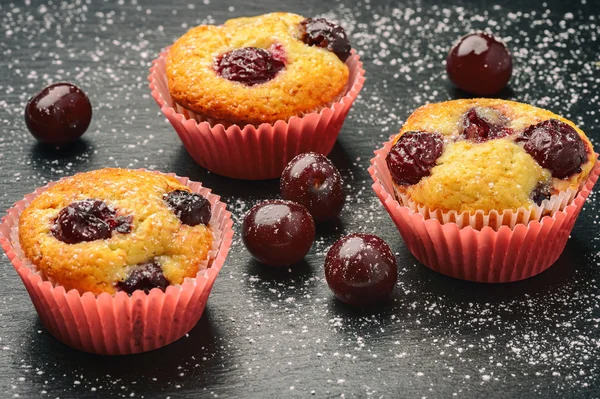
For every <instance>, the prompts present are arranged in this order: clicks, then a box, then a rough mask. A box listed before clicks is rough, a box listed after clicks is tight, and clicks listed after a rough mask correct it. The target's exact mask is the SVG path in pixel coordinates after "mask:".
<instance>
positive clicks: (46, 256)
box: [0, 169, 233, 355]
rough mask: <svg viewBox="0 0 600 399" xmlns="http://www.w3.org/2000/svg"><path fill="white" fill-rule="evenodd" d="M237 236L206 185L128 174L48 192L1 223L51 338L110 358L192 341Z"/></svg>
mask: <svg viewBox="0 0 600 399" xmlns="http://www.w3.org/2000/svg"><path fill="white" fill-rule="evenodd" d="M232 237H233V230H232V221H231V214H230V213H229V212H228V211H227V210H226V207H225V204H224V203H222V202H220V201H219V197H218V196H217V195H214V194H212V193H211V192H210V190H209V189H207V188H204V187H202V185H201V184H200V183H197V182H192V181H190V180H188V179H187V178H184V177H177V176H175V175H172V174H170V175H169V174H162V173H158V172H151V171H145V170H128V169H99V170H95V171H91V172H87V173H80V174H77V175H74V176H72V177H68V178H65V179H61V180H60V181H58V182H54V183H50V184H48V185H47V186H45V187H43V188H39V189H37V190H36V191H35V192H33V193H31V194H28V195H27V196H25V198H24V199H23V200H21V201H18V202H17V203H15V205H14V206H13V207H12V208H11V209H9V210H8V212H7V215H6V216H5V217H4V218H2V224H0V243H1V244H2V248H3V249H4V251H5V252H6V254H7V256H8V258H9V259H10V261H11V262H12V264H13V266H14V268H15V270H16V271H17V273H18V274H19V276H20V277H21V279H22V281H23V283H24V284H25V287H26V288H27V291H28V293H29V296H30V297H31V300H32V302H33V304H34V306H35V309H36V311H37V312H38V314H39V316H40V318H41V320H42V322H43V324H44V326H45V327H46V328H47V329H48V331H49V332H50V333H51V334H52V335H53V336H54V337H56V338H57V339H58V340H60V341H61V342H63V343H65V344H67V345H69V346H71V347H73V348H76V349H79V350H82V351H86V352H92V353H99V354H110V355H116V354H132V353H139V352H145V351H150V350H153V349H157V348H160V347H162V346H165V345H168V344H170V343H172V342H174V341H176V340H178V339H179V338H181V337H182V336H183V335H185V334H186V333H188V332H189V331H190V330H191V329H192V328H193V327H194V325H195V324H196V323H197V322H198V320H199V319H200V317H201V316H202V313H203V311H204V307H205V305H206V302H207V300H208V295H209V294H210V291H211V289H212V286H213V284H214V281H215V279H216V277H217V274H218V273H219V271H220V269H221V267H222V266H223V263H224V261H225V258H226V256H227V253H228V251H229V248H230V246H231V240H232Z"/></svg>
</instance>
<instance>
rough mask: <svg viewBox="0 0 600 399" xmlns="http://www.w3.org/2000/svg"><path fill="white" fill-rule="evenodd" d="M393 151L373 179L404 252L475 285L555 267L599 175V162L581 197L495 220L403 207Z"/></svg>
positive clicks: (375, 163) (378, 163)
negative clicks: (392, 172) (390, 164)
mask: <svg viewBox="0 0 600 399" xmlns="http://www.w3.org/2000/svg"><path fill="white" fill-rule="evenodd" d="M392 145H393V140H390V141H388V142H387V143H385V145H384V147H383V148H381V149H379V150H377V151H375V157H374V158H373V159H371V167H369V173H370V174H371V177H372V178H373V181H374V183H373V186H372V187H373V190H374V191H375V193H376V194H377V196H378V197H379V199H380V200H381V202H382V204H383V206H384V207H385V209H386V210H387V212H388V213H389V214H390V216H391V217H392V220H393V221H394V223H395V225H396V227H397V228H398V230H399V232H400V235H401V236H402V239H403V240H404V242H405V243H406V246H407V247H408V249H409V250H410V252H411V253H412V254H413V255H414V256H415V258H417V259H418V260H419V262H421V263H422V264H424V265H425V266H427V267H429V268H431V269H433V270H435V271H437V272H439V273H442V274H445V275H448V276H451V277H455V278H459V279H463V280H470V281H477V282H486V283H501V282H511V281H518V280H523V279H526V278H529V277H532V276H535V275H536V274H539V273H541V272H543V271H544V270H546V269H547V268H548V267H550V266H551V265H552V264H553V263H554V262H556V260H557V259H558V257H559V256H560V254H561V253H562V251H563V250H564V247H565V245H566V243H567V240H568V238H569V234H570V233H571V230H572V229H573V226H574V224H575V220H576V219H577V216H578V215H579V212H580V211H581V208H582V207H583V204H584V202H585V200H586V198H587V197H588V195H589V194H590V191H591V190H592V188H593V187H594V184H595V183H596V181H597V180H598V175H599V174H600V161H597V162H596V164H595V165H594V168H593V170H592V171H591V172H590V175H589V177H588V179H587V180H586V181H585V183H584V184H583V186H582V187H581V189H580V190H579V191H578V192H575V191H574V192H569V193H565V194H563V195H559V196H554V197H553V198H551V199H550V200H548V201H544V202H543V203H542V205H541V206H539V207H537V208H538V209H534V210H532V211H530V212H528V213H524V212H522V210H518V211H516V212H512V211H504V212H495V216H491V217H490V215H489V214H488V215H484V214H483V213H478V214H477V215H478V216H477V215H468V214H458V213H456V212H454V213H451V212H447V213H444V212H441V211H436V210H429V209H426V208H424V207H417V206H416V205H415V204H413V203H411V202H410V201H407V205H409V206H404V205H401V204H400V203H399V202H398V201H397V200H396V197H395V195H394V186H393V184H392V178H391V176H390V173H389V170H388V167H387V164H386V162H385V157H386V156H387V154H388V152H389V151H390V149H391V148H392ZM400 198H401V200H402V201H403V202H404V200H403V199H402V197H400ZM490 214H491V213H490ZM483 216H487V218H484V217H483Z"/></svg>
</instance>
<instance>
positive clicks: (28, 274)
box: [0, 172, 233, 355]
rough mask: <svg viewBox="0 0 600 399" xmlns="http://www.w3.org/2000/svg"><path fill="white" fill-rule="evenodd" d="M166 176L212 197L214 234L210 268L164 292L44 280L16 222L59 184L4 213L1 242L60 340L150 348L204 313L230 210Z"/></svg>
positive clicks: (113, 350) (116, 351) (88, 348)
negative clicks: (98, 290) (97, 289)
mask: <svg viewBox="0 0 600 399" xmlns="http://www.w3.org/2000/svg"><path fill="white" fill-rule="evenodd" d="M156 173H158V172H156ZM168 175H169V176H173V177H175V178H176V179H177V180H179V182H181V183H182V184H184V185H186V186H187V187H189V188H190V189H191V190H192V191H193V192H195V193H199V194H200V195H203V196H204V197H206V198H207V199H208V200H209V201H210V203H211V204H212V212H213V214H212V218H211V221H210V226H211V228H212V230H213V234H214V238H215V239H214V245H213V248H212V250H211V251H210V252H209V258H208V262H207V264H208V268H206V269H204V270H201V271H199V272H198V274H197V275H196V277H195V278H188V279H186V280H185V281H184V283H183V284H181V285H173V286H169V287H168V288H167V290H166V292H163V291H161V290H159V289H157V288H155V289H153V290H151V291H150V293H149V294H145V293H144V292H143V291H135V292H134V293H133V295H131V296H128V295H127V294H126V293H124V292H118V293H116V294H115V295H110V294H107V293H103V294H100V295H98V296H95V295H94V294H92V293H90V292H87V293H85V294H83V295H81V294H79V292H77V290H70V291H69V292H66V291H65V289H64V288H63V287H61V286H58V285H53V284H52V283H51V282H50V281H45V280H44V279H43V278H42V276H41V275H40V273H39V272H36V271H35V269H34V266H33V265H32V264H31V262H30V261H29V260H27V259H26V258H25V256H24V255H23V251H22V249H21V246H20V244H19V239H18V225H19V217H20V215H21V213H22V212H23V210H24V209H25V208H26V207H27V205H29V203H31V201H32V200H33V199H34V198H36V197H37V196H38V195H40V194H41V193H42V192H43V191H45V190H46V189H48V188H49V187H51V186H53V185H54V184H56V183H50V184H48V185H47V186H45V187H42V188H38V189H36V190H35V192H33V193H31V194H28V195H26V196H25V198H24V199H22V200H21V201H18V202H16V203H15V205H14V206H13V207H12V208H10V209H9V210H8V211H7V215H6V216H4V217H3V218H2V223H1V224H0V244H1V245H2V248H3V249H4V252H6V255H7V256H8V259H9V260H10V261H11V263H12V264H13V266H14V268H15V270H16V271H17V273H18V274H19V276H20V277H21V280H23V283H24V284H25V287H26V288H27V292H28V293H29V296H30V297H31V300H32V302H33V305H34V306H35V310H36V311H37V312H38V314H39V316H40V319H41V320H42V323H43V324H44V326H45V327H46V328H47V329H48V331H49V332H50V333H51V334H52V335H53V336H54V337H55V338H57V339H58V340H59V341H61V342H63V343H65V344H67V345H69V346H71V347H73V348H76V349H79V350H82V351H85V352H92V353H99V354H106V355H124V354H131V353H139V352H146V351H150V350H153V349H157V348H160V347H162V346H165V345H168V344H170V343H172V342H174V341H177V340H178V339H179V338H181V337H183V336H184V335H185V334H187V333H188V332H189V331H190V330H191V329H192V328H193V327H194V326H195V325H196V323H197V322H198V320H199V319H200V317H201V316H202V313H203V311H204V307H205V306H206V302H207V300H208V295H209V294H210V291H211V289H212V286H213V284H214V282H215V279H216V278H217V274H219V271H220V270H221V267H222V266H223V263H224V262H225V258H226V257H227V253H228V252H229V248H230V246H231V240H232V237H233V229H232V226H233V222H232V221H231V213H230V212H228V211H227V209H226V206H225V204H224V203H223V202H221V201H219V196H217V195H214V194H212V193H211V191H210V190H209V189H207V188H204V187H202V185H201V184H200V183H197V182H193V181H190V180H189V179H188V178H186V177H178V176H175V175H174V174H168Z"/></svg>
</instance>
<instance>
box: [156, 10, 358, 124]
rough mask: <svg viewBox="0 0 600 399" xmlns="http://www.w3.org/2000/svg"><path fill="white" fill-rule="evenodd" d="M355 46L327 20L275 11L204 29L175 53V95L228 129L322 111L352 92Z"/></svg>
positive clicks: (170, 63) (171, 65) (169, 65)
mask: <svg viewBox="0 0 600 399" xmlns="http://www.w3.org/2000/svg"><path fill="white" fill-rule="evenodd" d="M349 55H350V42H349V40H348V37H347V35H346V32H345V31H344V29H343V28H342V27H340V26H339V25H336V24H334V23H333V22H331V21H328V20H326V19H324V18H304V17H302V16H300V15H296V14H290V13H271V14H265V15H260V16H257V17H250V18H236V19H232V20H229V21H227V22H225V23H224V24H223V25H220V26H214V25H201V26H197V27H195V28H192V29H191V30H190V31H189V32H187V33H186V34H185V35H183V36H182V37H181V38H179V39H178V40H177V41H176V42H175V43H174V44H173V46H172V47H171V49H170V50H169V54H168V57H167V61H166V73H167V78H168V87H169V92H170V94H171V97H172V98H173V100H174V101H175V102H176V103H177V104H179V105H180V106H182V107H184V108H186V109H187V110H189V111H192V112H194V113H195V114H196V115H200V116H204V117H206V118H207V119H210V120H216V121H220V122H222V123H224V124H232V123H234V124H240V125H243V124H254V125H259V124H261V123H265V122H266V123H274V122H276V121H278V120H284V121H287V120H288V119H289V118H290V117H292V116H301V115H303V114H305V113H309V112H314V111H318V110H319V109H321V108H323V107H326V106H328V105H329V104H330V103H332V102H334V101H336V100H337V99H338V98H340V97H341V96H342V95H343V94H344V89H345V88H346V84H347V81H348V77H349V70H348V67H347V65H346V64H345V61H346V59H347V58H348V57H349Z"/></svg>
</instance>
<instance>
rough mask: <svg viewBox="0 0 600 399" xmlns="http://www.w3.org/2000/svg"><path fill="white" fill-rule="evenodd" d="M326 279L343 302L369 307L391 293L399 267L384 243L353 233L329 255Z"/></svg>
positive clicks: (380, 240) (326, 259)
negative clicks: (368, 305)
mask: <svg viewBox="0 0 600 399" xmlns="http://www.w3.org/2000/svg"><path fill="white" fill-rule="evenodd" d="M325 278H326V280H327V284H329V287H330V288H331V290H332V291H333V293H334V294H335V296H336V297H337V298H339V299H340V300H341V301H342V302H346V303H348V304H352V305H367V304H371V303H375V302H378V301H380V300H381V299H383V298H385V297H386V296H387V295H389V293H390V292H392V290H393V289H394V286H395V285H396V281H397V279H398V266H397V264H396V259H395V258H394V255H393V254H392V251H391V250H390V247H389V246H388V245H387V244H386V242H385V241H383V240H382V239H381V238H379V237H377V236H375V235H372V234H362V233H354V234H350V235H347V236H345V237H343V238H342V239H340V240H339V241H337V242H336V243H335V244H333V246H332V247H331V249H330V250H329V252H328V253H327V257H326V258H325Z"/></svg>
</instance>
